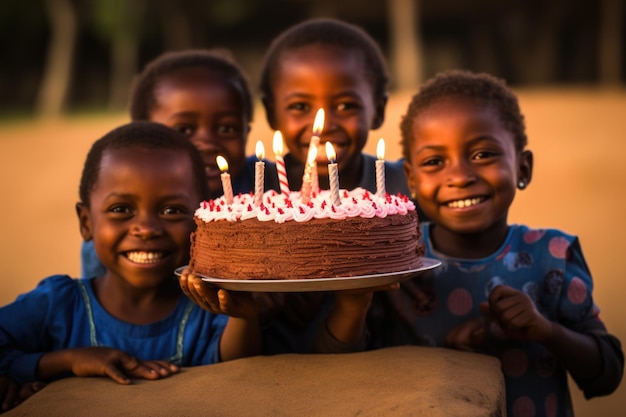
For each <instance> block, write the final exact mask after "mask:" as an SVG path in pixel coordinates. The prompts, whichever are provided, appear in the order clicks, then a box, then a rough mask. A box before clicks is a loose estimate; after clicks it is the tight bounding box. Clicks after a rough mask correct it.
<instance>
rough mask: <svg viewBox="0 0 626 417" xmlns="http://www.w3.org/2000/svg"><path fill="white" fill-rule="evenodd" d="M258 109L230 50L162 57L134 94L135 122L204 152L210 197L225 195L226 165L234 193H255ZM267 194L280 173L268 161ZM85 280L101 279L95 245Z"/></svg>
mask: <svg viewBox="0 0 626 417" xmlns="http://www.w3.org/2000/svg"><path fill="white" fill-rule="evenodd" d="M253 110H254V105H253V102H252V95H251V93H250V88H249V86H248V80H247V77H246V75H245V73H244V72H243V70H242V69H241V68H240V67H239V66H238V65H237V63H236V62H235V61H234V60H233V59H232V58H231V57H230V56H229V54H228V53H227V51H217V50H201V49H192V50H185V51H177V52H167V53H164V54H162V55H160V56H158V57H157V58H155V59H154V60H152V61H151V62H149V63H148V64H147V65H146V67H145V68H144V69H143V71H142V72H141V73H140V74H139V75H138V76H137V79H136V81H135V83H134V87H133V90H132V91H131V95H130V116H131V119H132V120H133V121H139V120H150V121H154V122H158V123H161V124H164V125H166V126H169V127H171V128H173V129H175V130H178V131H179V132H182V133H183V134H184V135H185V137H187V138H188V140H189V141H190V142H191V143H193V144H194V145H195V146H196V148H198V150H199V151H200V153H201V155H202V159H203V161H204V167H205V174H206V180H207V184H208V187H209V195H208V197H209V198H215V197H219V196H220V195H222V193H223V192H222V182H221V180H220V174H221V171H220V170H219V168H218V166H217V162H216V157H217V155H222V156H223V157H224V158H226V161H227V162H228V172H229V173H230V175H231V181H232V187H233V192H234V193H235V195H236V194H238V193H247V192H250V191H253V190H254V164H255V162H256V161H257V157H256V156H255V155H251V156H249V157H246V155H245V149H246V141H247V138H248V133H249V132H250V122H251V121H252V117H253ZM265 189H266V190H269V189H274V190H278V176H277V173H276V168H275V165H274V164H273V163H271V162H270V161H265ZM81 252H82V254H81V260H82V262H81V265H82V266H81V268H82V276H83V277H91V276H98V275H100V274H102V272H103V267H102V266H101V264H100V262H99V260H98V258H97V256H95V252H94V250H93V246H92V244H91V242H89V241H86V242H85V243H84V244H83V247H82V251H81Z"/></svg>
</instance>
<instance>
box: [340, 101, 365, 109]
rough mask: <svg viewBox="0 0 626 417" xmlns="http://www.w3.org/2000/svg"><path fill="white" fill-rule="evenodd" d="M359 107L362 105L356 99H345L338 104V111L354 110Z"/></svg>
mask: <svg viewBox="0 0 626 417" xmlns="http://www.w3.org/2000/svg"><path fill="white" fill-rule="evenodd" d="M358 108H360V105H359V103H357V102H356V101H344V102H342V103H339V104H337V111H347V110H354V109H358Z"/></svg>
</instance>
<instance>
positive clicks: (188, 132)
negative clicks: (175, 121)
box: [173, 125, 196, 138]
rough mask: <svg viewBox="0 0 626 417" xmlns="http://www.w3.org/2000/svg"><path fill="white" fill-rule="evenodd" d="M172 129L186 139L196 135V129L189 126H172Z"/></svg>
mask: <svg viewBox="0 0 626 417" xmlns="http://www.w3.org/2000/svg"><path fill="white" fill-rule="evenodd" d="M173 128H174V130H176V131H178V132H180V133H182V134H183V135H185V136H186V137H188V138H190V137H192V136H193V135H194V133H196V127H195V126H191V125H177V126H173Z"/></svg>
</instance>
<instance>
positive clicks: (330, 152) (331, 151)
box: [326, 142, 337, 162]
mask: <svg viewBox="0 0 626 417" xmlns="http://www.w3.org/2000/svg"><path fill="white" fill-rule="evenodd" d="M326 157H327V158H328V160H329V161H330V162H335V159H337V154H336V153H335V148H334V147H333V144H332V143H330V142H326Z"/></svg>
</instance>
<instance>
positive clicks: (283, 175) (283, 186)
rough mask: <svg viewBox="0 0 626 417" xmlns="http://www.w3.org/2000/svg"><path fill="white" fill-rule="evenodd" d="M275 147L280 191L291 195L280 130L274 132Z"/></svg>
mask: <svg viewBox="0 0 626 417" xmlns="http://www.w3.org/2000/svg"><path fill="white" fill-rule="evenodd" d="M273 148H274V158H275V159H276V171H278V184H279V185H280V192H281V194H285V196H289V180H288V179H287V169H286V168H285V160H284V159H283V135H282V134H281V133H280V131H278V130H277V131H276V132H274V141H273Z"/></svg>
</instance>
